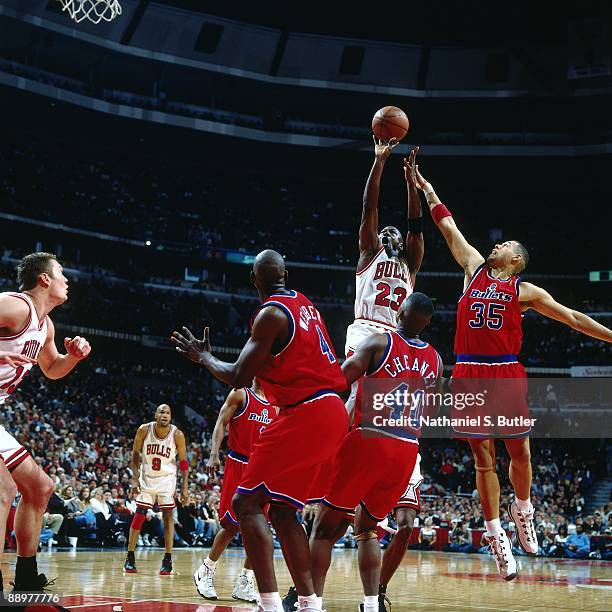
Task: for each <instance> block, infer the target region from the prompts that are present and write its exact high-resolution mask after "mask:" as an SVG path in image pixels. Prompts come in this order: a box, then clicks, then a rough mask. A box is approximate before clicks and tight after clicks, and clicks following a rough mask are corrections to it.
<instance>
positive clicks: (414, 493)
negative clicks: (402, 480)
mask: <svg viewBox="0 0 612 612" xmlns="http://www.w3.org/2000/svg"><path fill="white" fill-rule="evenodd" d="M420 484H421V483H419V484H417V485H416V486H414V484H413V483H412V482H409V483H408V487H407V488H406V490H405V491H404V493H403V494H402V496H401V497H400V499H399V501H398V502H397V503H396V504H395V506H393V509H394V510H395V509H396V508H412V510H416V511H417V512H420V511H421V486H420Z"/></svg>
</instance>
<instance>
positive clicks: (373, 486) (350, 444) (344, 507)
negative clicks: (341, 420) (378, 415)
mask: <svg viewBox="0 0 612 612" xmlns="http://www.w3.org/2000/svg"><path fill="white" fill-rule="evenodd" d="M418 452H419V445H418V444H416V443H414V442H409V441H406V440H399V439H397V438H391V437H389V436H384V435H380V436H376V437H374V436H372V435H367V436H364V435H363V433H362V432H361V431H360V430H359V429H356V430H353V431H351V432H350V433H349V434H348V435H347V436H346V437H345V438H344V442H343V443H342V446H341V447H340V449H339V450H338V454H337V457H336V460H335V462H334V467H333V473H332V476H331V481H330V485H329V492H328V493H327V494H326V495H325V499H324V500H323V503H324V504H325V505H327V506H329V507H330V508H333V509H334V510H338V511H339V512H345V513H352V512H353V511H354V510H355V508H356V507H357V506H358V505H359V504H361V507H362V508H363V509H364V510H365V511H366V512H367V513H368V515H369V516H370V517H371V518H372V519H373V520H376V521H382V520H383V519H384V518H385V517H386V516H387V514H389V512H391V510H393V508H394V507H395V506H396V505H397V500H398V499H400V497H401V496H402V494H403V493H404V492H405V491H406V488H407V486H408V482H409V481H410V476H411V474H412V470H413V469H414V464H415V463H416V458H417V453H418Z"/></svg>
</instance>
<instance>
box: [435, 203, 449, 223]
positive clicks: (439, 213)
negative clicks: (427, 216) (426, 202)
mask: <svg viewBox="0 0 612 612" xmlns="http://www.w3.org/2000/svg"><path fill="white" fill-rule="evenodd" d="M452 216H453V215H451V213H450V210H448V208H446V206H444V204H438V205H436V206H434V207H433V208H432V209H431V218H432V219H433V220H434V221H435V223H436V225H437V224H438V223H440V221H442V219H444V218H445V217H452Z"/></svg>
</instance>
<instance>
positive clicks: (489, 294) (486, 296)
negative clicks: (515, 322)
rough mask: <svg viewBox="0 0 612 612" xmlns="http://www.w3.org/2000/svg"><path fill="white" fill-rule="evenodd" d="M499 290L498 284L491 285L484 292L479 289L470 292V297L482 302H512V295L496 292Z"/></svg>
mask: <svg viewBox="0 0 612 612" xmlns="http://www.w3.org/2000/svg"><path fill="white" fill-rule="evenodd" d="M496 289H497V283H491V284H490V285H489V286H488V287H487V288H486V289H485V290H484V291H479V290H478V289H472V290H471V291H470V297H473V298H479V299H481V300H501V301H502V302H511V301H512V295H510V294H509V293H504V292H503V291H495V290H496Z"/></svg>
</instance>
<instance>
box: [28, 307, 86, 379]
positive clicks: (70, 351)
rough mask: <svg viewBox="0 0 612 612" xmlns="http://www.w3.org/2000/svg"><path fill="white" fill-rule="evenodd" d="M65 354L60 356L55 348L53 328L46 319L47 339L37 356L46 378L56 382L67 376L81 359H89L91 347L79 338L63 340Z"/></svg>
mask: <svg viewBox="0 0 612 612" xmlns="http://www.w3.org/2000/svg"><path fill="white" fill-rule="evenodd" d="M64 347H65V348H66V354H65V355H60V354H59V353H58V351H57V347H56V346H55V327H54V326H53V322H52V321H51V319H50V318H49V317H47V339H46V341H45V344H44V346H43V347H42V349H41V351H40V353H39V355H38V365H39V366H40V369H41V370H42V371H43V374H44V375H45V376H46V377H47V378H51V379H52V380H57V379H58V378H63V377H64V376H66V375H67V374H69V373H70V372H71V371H72V370H73V369H74V368H75V366H76V365H77V363H79V361H82V360H83V359H86V358H87V357H89V353H91V346H89V342H87V340H85V338H82V337H81V336H75V337H74V338H64Z"/></svg>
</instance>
